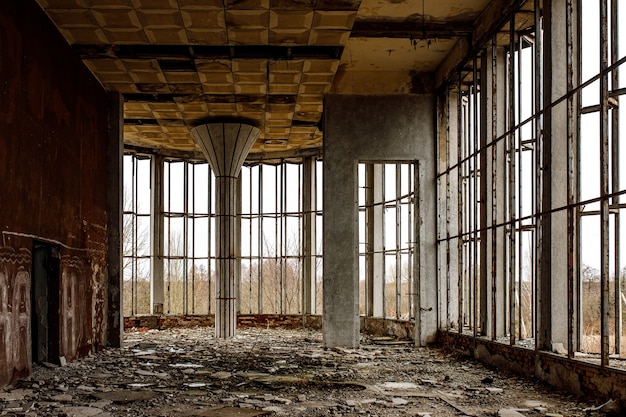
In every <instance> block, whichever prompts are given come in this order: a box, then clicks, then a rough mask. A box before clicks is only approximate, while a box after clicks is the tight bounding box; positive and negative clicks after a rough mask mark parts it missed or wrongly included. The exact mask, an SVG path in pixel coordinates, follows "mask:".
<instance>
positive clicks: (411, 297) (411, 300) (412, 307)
mask: <svg viewBox="0 0 626 417" xmlns="http://www.w3.org/2000/svg"><path fill="white" fill-rule="evenodd" d="M414 167H415V163H413V164H407V173H406V176H407V181H408V190H407V191H408V192H409V197H408V200H407V203H408V213H407V215H408V217H407V218H408V221H409V224H408V225H407V227H406V230H407V235H408V236H407V239H408V242H409V244H408V261H407V262H408V265H409V267H408V274H409V282H408V285H407V287H408V288H407V290H408V293H409V305H408V312H409V320H410V319H411V314H412V313H413V312H414V311H415V305H414V303H415V300H414V297H415V291H413V290H412V289H413V285H414V282H413V280H414V276H413V253H414V251H415V245H416V243H415V240H413V231H414V228H415V225H414V224H413V204H411V197H410V194H411V192H412V193H413V199H415V198H417V196H416V195H415V191H412V190H415V188H414V187H415V184H414V182H413V180H414V175H415V174H414ZM418 214H419V213H418ZM413 318H415V316H414V317H413Z"/></svg>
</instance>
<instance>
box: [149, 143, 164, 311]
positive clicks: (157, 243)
mask: <svg viewBox="0 0 626 417" xmlns="http://www.w3.org/2000/svg"><path fill="white" fill-rule="evenodd" d="M151 169H152V175H151V178H150V181H151V188H152V190H151V191H152V192H151V194H150V205H151V209H150V246H151V248H152V254H151V259H150V273H151V280H150V314H163V313H164V312H163V305H164V303H165V284H164V272H163V251H164V238H165V235H164V223H163V209H164V208H163V207H164V198H163V196H164V190H163V184H164V182H163V170H164V158H163V157H162V156H160V155H154V156H153V157H152V166H151Z"/></svg>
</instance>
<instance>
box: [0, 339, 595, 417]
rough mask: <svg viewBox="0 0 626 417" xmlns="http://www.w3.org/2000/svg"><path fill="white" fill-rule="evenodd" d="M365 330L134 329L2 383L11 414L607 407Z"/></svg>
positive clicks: (245, 416) (479, 412) (0, 393)
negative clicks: (342, 333)
mask: <svg viewBox="0 0 626 417" xmlns="http://www.w3.org/2000/svg"><path fill="white" fill-rule="evenodd" d="M389 342H390V341H389V340H386V339H385V340H381V339H376V338H371V339H370V338H367V337H366V336H364V337H363V340H362V344H361V347H360V348H359V349H342V348H336V349H324V348H323V347H322V336H321V334H320V333H319V332H315V331H308V330H300V331H295V330H281V329H239V330H238V335H237V336H236V337H235V338H234V339H231V340H217V339H215V338H214V336H213V329H210V328H193V329H170V330H163V331H157V330H150V331H145V332H137V331H130V332H127V333H126V335H125V343H124V348H123V349H121V350H116V349H110V350H106V351H104V352H102V353H100V354H98V355H95V356H91V357H87V358H83V359H81V360H79V361H77V362H74V363H69V364H67V365H65V366H63V367H56V366H53V365H50V364H44V365H35V366H34V369H33V375H32V376H31V377H29V378H26V379H23V380H21V381H18V382H17V383H16V384H15V385H14V386H12V387H8V388H7V389H5V390H0V415H3V416H4V415H6V416H67V417H70V416H76V417H83V416H98V417H108V416H175V417H183V416H220V417H234V416H241V417H253V416H266V415H275V416H303V417H304V416H370V417H374V416H423V417H428V416H431V417H435V416H453V415H456V416H542V415H543V416H583V415H598V416H599V415H606V414H603V412H602V410H601V409H600V408H601V407H598V405H599V404H601V402H599V403H598V404H593V403H591V402H584V401H583V400H580V399H577V398H575V397H573V396H567V395H564V394H559V393H554V392H551V390H550V389H549V388H548V387H546V386H544V385H540V384H537V383H533V382H531V381H528V380H526V379H523V378H519V377H516V376H513V375H507V374H504V373H498V372H494V371H492V370H490V369H488V368H486V367H484V366H482V365H480V364H478V363H476V362H474V361H470V360H467V359H465V358H462V357H457V356H456V355H453V354H449V353H445V352H442V351H441V350H439V349H436V348H418V349H416V348H414V347H413V346H412V345H410V344H405V343H398V344H396V343H389Z"/></svg>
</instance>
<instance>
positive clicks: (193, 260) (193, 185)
mask: <svg viewBox="0 0 626 417" xmlns="http://www.w3.org/2000/svg"><path fill="white" fill-rule="evenodd" d="M191 167H192V173H193V175H192V176H191V189H192V190H193V191H192V203H191V212H192V218H191V219H192V220H191V242H192V244H191V314H196V197H197V196H196V164H191ZM188 269H189V268H188Z"/></svg>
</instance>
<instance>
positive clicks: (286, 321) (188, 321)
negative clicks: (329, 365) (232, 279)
mask: <svg viewBox="0 0 626 417" xmlns="http://www.w3.org/2000/svg"><path fill="white" fill-rule="evenodd" d="M214 325H215V317H214V316H213V315H212V314H211V315H145V316H143V315H142V316H133V317H124V328H125V329H131V328H139V329H169V328H176V327H196V326H199V327H211V326H214ZM360 326H361V332H363V333H367V334H369V335H373V336H390V337H395V338H397V339H402V340H413V335H414V332H415V325H414V323H413V322H411V321H407V320H395V319H383V318H377V317H364V316H361V323H360ZM237 327H243V328H245V327H282V328H288V329H301V328H309V329H315V330H320V329H321V328H322V316H319V315H307V316H302V315H298V314H292V315H289V314H241V315H239V316H237Z"/></svg>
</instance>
